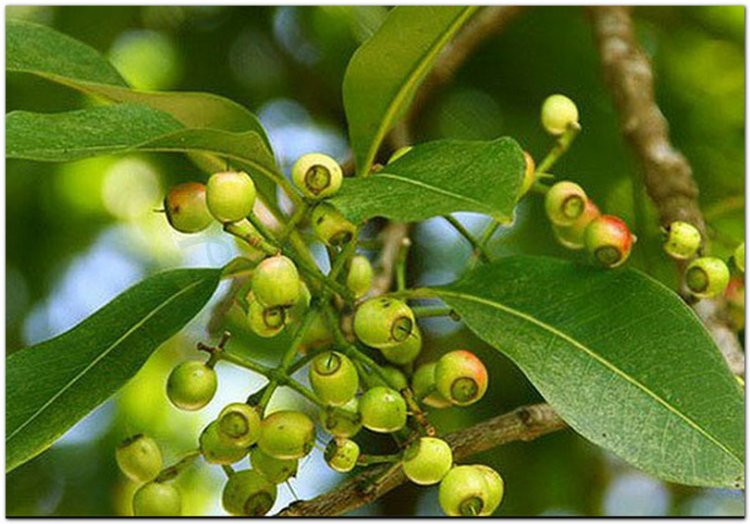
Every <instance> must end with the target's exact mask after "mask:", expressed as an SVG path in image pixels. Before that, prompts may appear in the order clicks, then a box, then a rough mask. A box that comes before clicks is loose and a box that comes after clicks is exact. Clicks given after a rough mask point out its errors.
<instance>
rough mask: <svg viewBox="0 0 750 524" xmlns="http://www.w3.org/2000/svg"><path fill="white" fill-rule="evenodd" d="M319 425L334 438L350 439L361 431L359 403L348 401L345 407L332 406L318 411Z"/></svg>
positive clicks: (354, 400) (355, 400)
mask: <svg viewBox="0 0 750 524" xmlns="http://www.w3.org/2000/svg"><path fill="white" fill-rule="evenodd" d="M320 423H321V425H322V426H323V429H325V430H326V431H327V432H328V433H330V434H331V435H333V436H334V437H339V438H351V437H353V436H354V435H356V434H357V433H359V430H360V429H362V416H361V415H360V414H359V401H358V400H357V399H356V398H353V399H352V400H350V401H349V402H348V403H347V404H346V405H345V406H342V407H340V408H334V407H333V406H331V407H328V408H326V409H322V410H321V411H320Z"/></svg>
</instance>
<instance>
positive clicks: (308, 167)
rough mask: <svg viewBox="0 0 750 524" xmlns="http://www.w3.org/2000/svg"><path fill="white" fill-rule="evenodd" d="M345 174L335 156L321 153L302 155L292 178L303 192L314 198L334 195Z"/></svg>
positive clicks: (295, 165) (294, 167)
mask: <svg viewBox="0 0 750 524" xmlns="http://www.w3.org/2000/svg"><path fill="white" fill-rule="evenodd" d="M343 178H344V174H343V172H342V171H341V166H340V165H339V164H338V162H336V161H335V160H334V159H333V158H331V157H330V156H328V155H323V154H320V153H309V154H307V155H302V156H301V157H299V159H298V160H297V161H296V162H295V163H294V166H293V167H292V180H294V184H295V185H296V186H297V187H298V188H299V190H300V191H302V193H303V194H304V195H305V196H306V197H308V198H313V199H319V198H325V197H329V196H331V195H333V194H334V193H335V192H336V191H338V190H339V188H340V187H341V182H342V181H343Z"/></svg>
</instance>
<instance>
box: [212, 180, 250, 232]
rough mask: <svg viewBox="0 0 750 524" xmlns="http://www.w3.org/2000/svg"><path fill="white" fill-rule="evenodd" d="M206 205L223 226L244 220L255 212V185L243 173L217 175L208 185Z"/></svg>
mask: <svg viewBox="0 0 750 524" xmlns="http://www.w3.org/2000/svg"><path fill="white" fill-rule="evenodd" d="M206 203H207V204H208V210H209V211H210V212H211V214H212V215H213V216H214V218H215V219H216V220H218V221H219V222H221V223H222V224H224V223H227V222H237V221H238V220H242V219H243V218H245V217H246V216H247V215H249V214H250V213H251V212H252V210H253V204H255V183H254V182H253V179H252V178H250V176H249V175H248V174H247V173H244V172H242V171H226V172H224V173H215V174H213V175H211V177H210V178H209V179H208V184H206Z"/></svg>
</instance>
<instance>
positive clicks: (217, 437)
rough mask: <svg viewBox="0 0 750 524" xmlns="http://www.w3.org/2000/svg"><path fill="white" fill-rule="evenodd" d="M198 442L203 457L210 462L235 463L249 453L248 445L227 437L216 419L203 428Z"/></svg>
mask: <svg viewBox="0 0 750 524" xmlns="http://www.w3.org/2000/svg"><path fill="white" fill-rule="evenodd" d="M198 442H199V444H200V450H201V453H202V454H203V458H204V459H205V460H206V462H208V463H210V464H225V465H227V464H234V463H235V462H239V461H240V460H242V458H243V457H244V456H245V455H247V447H242V446H238V445H237V444H236V443H235V442H233V441H232V440H230V439H228V438H226V437H225V436H224V435H223V433H222V432H221V431H219V422H218V421H216V420H215V421H213V422H211V423H210V424H209V425H208V426H206V427H205V428H204V429H203V432H202V433H201V436H200V438H199V439H198Z"/></svg>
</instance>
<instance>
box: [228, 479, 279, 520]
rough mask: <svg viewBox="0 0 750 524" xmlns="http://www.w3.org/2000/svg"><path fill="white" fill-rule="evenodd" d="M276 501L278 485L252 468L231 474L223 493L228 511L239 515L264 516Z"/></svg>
mask: <svg viewBox="0 0 750 524" xmlns="http://www.w3.org/2000/svg"><path fill="white" fill-rule="evenodd" d="M274 502H276V485H275V484H272V483H271V482H269V481H268V480H267V479H266V478H265V477H263V475H261V474H260V473H258V472H257V471H253V470H252V469H246V470H243V471H237V472H235V473H233V474H232V475H230V476H229V478H228V479H227V483H226V484H225V485H224V491H223V492H222V494H221V504H222V506H224V509H225V510H226V511H227V513H230V514H231V515H236V516H238V517H262V516H263V515H265V514H266V513H268V512H269V511H271V508H272V507H273V505H274Z"/></svg>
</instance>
